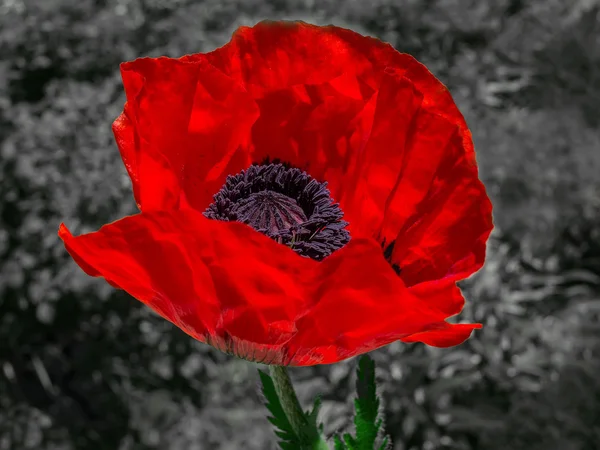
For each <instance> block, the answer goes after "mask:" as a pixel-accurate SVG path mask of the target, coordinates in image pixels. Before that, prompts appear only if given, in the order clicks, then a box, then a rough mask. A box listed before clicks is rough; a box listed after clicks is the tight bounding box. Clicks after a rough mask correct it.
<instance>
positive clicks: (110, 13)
mask: <svg viewBox="0 0 600 450" xmlns="http://www.w3.org/2000/svg"><path fill="white" fill-rule="evenodd" d="M599 11H600V1H598V0H569V1H565V0H403V1H400V0H370V1H365V0H338V1H334V0H304V1H302V0H196V1H194V0H0V167H1V174H2V175H1V183H0V196H1V197H0V198H1V200H0V449H2V450H5V449H10V450H21V449H39V450H71V449H75V450H80V449H81V450H88V449H91V450H96V449H97V450H104V449H110V450H121V449H122V450H126V449H132V450H133V449H135V450H137V449H139V450H145V449H161V450H162V449H164V450H184V449H185V450H205V449H207V450H212V449H216V450H234V449H235V450H237V449H250V450H259V449H260V450H264V449H273V448H275V447H274V437H273V434H272V431H271V428H270V425H269V424H268V422H267V420H266V418H265V409H264V406H263V405H262V403H261V397H260V395H259V393H258V376H257V370H256V369H257V367H259V366H258V365H255V364H251V363H248V362H245V361H241V360H237V359H235V358H232V357H229V356H226V355H224V354H222V353H220V352H218V351H215V350H213V349H212V348H211V347H209V346H206V345H203V344H200V343H197V342H195V341H192V340H191V339H190V338H189V337H188V336H187V335H185V334H184V333H183V332H181V331H179V330H178V329H177V328H175V327H174V326H171V325H170V324H168V323H167V322H165V321H164V320H162V319H158V318H157V317H155V316H154V315H152V314H150V312H149V310H148V309H146V308H144V307H142V306H141V304H140V303H138V302H137V301H135V300H133V299H131V298H130V297H128V296H127V295H126V294H124V293H123V292H119V291H116V290H114V289H112V288H111V287H110V286H109V285H108V284H107V283H105V282H103V281H99V280H95V279H92V278H89V277H87V276H86V275H84V273H83V272H82V271H81V270H80V269H79V268H78V267H76V266H75V264H74V263H73V262H72V260H71V259H70V258H69V257H68V255H67V253H66V251H65V250H64V247H63V246H62V244H61V242H60V241H59V240H58V238H57V236H56V231H57V228H58V225H59V223H60V222H61V221H65V222H67V223H68V224H69V227H70V228H71V230H72V231H73V233H74V234H79V233H82V232H88V231H93V230H96V229H97V228H98V227H99V226H100V225H102V224H104V223H106V222H110V221H113V220H116V219H118V218H120V217H122V216H124V215H126V214H130V213H134V212H135V211H136V208H135V205H134V202H133V196H132V193H131V187H130V181H129V179H128V177H127V175H126V172H125V169H124V167H123V165H122V162H121V160H120V157H119V153H118V151H117V147H116V145H115V143H114V140H113V136H112V132H111V129H110V124H111V122H112V121H113V120H114V119H115V118H116V117H117V115H118V114H119V113H120V111H121V110H122V107H123V103H124V94H123V89H122V85H121V80H120V76H119V68H118V65H119V63H120V62H121V61H125V60H130V59H133V58H135V57H138V56H145V55H149V56H158V55H168V56H172V57H177V56H181V55H182V54H185V53H192V52H204V51H209V50H212V49H214V48H215V47H218V46H220V45H223V44H224V43H225V42H227V41H228V40H229V38H230V36H231V33H232V32H233V30H234V29H235V28H236V27H238V26H239V25H242V24H245V25H252V24H254V23H256V22H257V21H259V20H262V19H265V18H272V19H276V18H288V19H303V20H306V21H309V22H313V23H316V24H329V23H333V24H336V25H340V26H344V27H347V28H351V29H353V30H356V31H358V32H360V33H363V34H368V35H372V36H377V37H379V38H381V39H383V40H385V41H388V42H390V43H392V44H393V45H394V46H395V47H396V48H397V49H398V50H400V51H403V52H407V53H410V54H412V55H414V56H415V57H416V58H417V59H419V60H420V61H422V62H424V63H425V64H426V65H427V66H428V67H429V68H430V70H431V71H432V72H433V73H434V74H435V75H436V76H437V77H438V78H440V79H441V80H442V81H443V82H444V83H445V84H446V85H447V86H448V87H449V88H450V90H451V92H452V94H453V96H454V98H455V100H456V102H457V103H458V104H459V107H460V108H461V110H462V112H463V114H464V115H465V117H466V119H467V122H468V124H469V126H470V128H471V130H472V132H473V135H474V140H475V144H476V148H477V151H478V161H479V164H480V167H481V176H482V178H483V180H484V182H485V184H486V186H487V187H488V190H489V194H490V196H491V197H492V200H493V202H494V205H495V221H496V224H497V228H496V230H495V233H494V235H493V238H492V239H491V241H490V245H489V257H488V261H487V263H486V266H485V268H484V269H482V270H481V271H480V272H479V273H478V274H476V275H475V276H473V277H472V278H471V279H469V280H467V281H466V282H464V283H463V285H462V287H463V288H464V292H465V295H466V297H467V299H468V306H467V308H466V309H465V312H464V313H463V315H462V316H461V319H463V320H476V321H480V322H482V323H484V325H485V326H484V328H483V330H480V331H477V332H476V333H475V335H474V337H473V338H472V339H471V340H470V341H468V342H467V343H465V344H464V345H461V346H459V347H456V348H451V349H445V350H439V349H432V348H426V347H425V346H423V345H396V344H393V345H390V346H388V347H386V348H384V349H381V350H379V351H376V352H374V353H373V354H372V355H373V357H374V358H375V360H376V361H377V376H378V379H379V380H380V381H381V384H380V387H381V388H380V389H381V393H382V397H383V402H384V408H385V416H386V421H387V431H388V433H389V434H390V435H391V436H392V438H393V441H394V449H395V450H437V449H456V450H475V449H484V450H506V449H511V450H521V449H527V450H594V449H598V448H600V420H599V418H600V377H599V376H598V374H599V373H600V220H599V219H600V194H599V193H600V132H599V127H600V120H599V118H600V113H599V112H600V13H599ZM354 365H355V361H348V362H344V363H340V364H336V365H333V366H319V367H313V368H299V369H292V370H291V373H292V377H293V378H294V379H295V382H296V385H297V386H298V390H299V394H300V395H301V397H302V399H303V400H304V401H306V404H307V406H308V402H309V400H310V399H311V398H312V396H313V395H314V394H315V393H317V392H322V393H323V394H324V408H323V411H322V419H323V421H325V423H326V430H328V431H333V430H344V429H346V428H347V427H351V426H352V423H351V417H350V414H351V412H352V408H351V406H352V405H351V401H352V396H353V382H354V381H353V372H354Z"/></svg>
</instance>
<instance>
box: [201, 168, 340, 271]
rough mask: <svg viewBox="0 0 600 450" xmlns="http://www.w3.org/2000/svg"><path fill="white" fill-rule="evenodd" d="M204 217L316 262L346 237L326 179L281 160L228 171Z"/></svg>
mask: <svg viewBox="0 0 600 450" xmlns="http://www.w3.org/2000/svg"><path fill="white" fill-rule="evenodd" d="M204 215H205V216H206V217H208V218H209V219H215V220H223V221H237V222H242V223H245V224H248V225H250V226H251V227H252V228H254V229H255V230H256V231H259V232H260V233H263V234H265V235H267V236H269V237H270V238H272V239H275V240H276V241H277V242H279V243H280V244H284V245H287V246H289V247H290V248H291V249H292V250H294V251H295V252H297V253H298V254H300V255H302V256H306V257H309V258H312V259H315V260H317V261H320V260H322V259H323V258H325V257H326V256H329V255H330V254H331V253H333V252H334V251H336V250H339V249H340V248H342V247H343V246H344V245H346V244H347V243H348V241H349V240H350V233H349V232H348V230H346V229H345V228H346V226H347V225H348V222H345V221H343V220H342V217H343V216H344V213H343V212H342V211H341V209H340V206H339V204H337V203H333V200H332V198H331V195H330V193H329V190H328V189H327V183H319V182H318V181H316V180H315V179H313V178H312V177H311V176H310V175H308V174H307V173H306V172H302V171H301V170H299V169H296V168H289V167H286V166H285V165H283V164H279V163H277V164H276V163H273V164H262V165H252V166H250V167H249V168H248V169H246V170H243V171H241V172H240V173H238V174H236V175H229V176H228V177H227V180H226V181H225V184H224V185H223V187H222V188H221V190H220V191H219V192H217V193H216V194H215V196H214V202H213V203H212V204H211V205H210V206H209V207H208V208H207V209H206V211H204Z"/></svg>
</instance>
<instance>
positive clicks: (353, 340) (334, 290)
mask: <svg viewBox="0 0 600 450" xmlns="http://www.w3.org/2000/svg"><path fill="white" fill-rule="evenodd" d="M310 286H311V292H312V296H313V298H314V300H315V303H314V306H313V307H312V308H311V309H309V310H307V311H306V314H305V315H304V316H303V317H301V318H300V319H299V320H298V321H297V322H296V328H297V329H298V333H297V334H296V335H294V336H293V337H292V339H291V340H290V342H289V344H288V352H289V359H290V360H291V363H290V364H291V365H299V366H300V365H312V364H329V363H334V362H337V361H340V360H343V359H346V358H350V357H352V356H356V355H359V354H362V353H365V352H368V351H371V350H374V349H376V348H378V347H381V346H384V345H387V344H389V343H391V342H393V341H396V340H398V339H410V337H411V336H412V335H415V334H417V333H418V336H419V339H428V338H427V336H428V335H429V333H434V334H435V336H438V335H439V336H449V337H448V339H450V338H452V337H454V336H457V335H458V334H460V333H457V332H456V331H455V329H456V328H457V327H458V328H460V329H461V330H463V329H465V328H466V327H469V326H470V327H471V328H478V327H479V325H476V324H475V325H454V324H449V323H447V322H446V321H445V319H446V317H447V316H448V315H447V314H445V313H443V312H442V311H441V310H440V309H438V308H437V307H436V305H431V304H429V303H428V302H427V301H423V299H420V298H418V297H416V296H414V295H413V294H411V292H410V291H409V290H408V289H407V288H406V287H405V286H404V283H403V282H402V280H401V279H400V278H399V277H398V276H397V275H396V273H395V272H394V271H393V270H392V269H391V268H390V266H389V265H388V263H387V262H386V261H385V260H384V259H383V258H382V255H381V248H380V247H379V245H378V244H377V243H376V242H374V241H373V240H367V239H353V240H352V241H351V242H350V243H349V244H348V245H346V246H345V247H344V248H342V249H341V250H339V251H337V252H335V253H334V254H333V255H332V256H330V257H328V258H326V259H325V260H324V261H323V262H321V263H320V268H319V273H318V275H317V277H316V278H315V279H314V280H313V281H311V283H310ZM426 300H427V299H426ZM463 334H464V332H463ZM433 340H435V339H432V342H433ZM435 342H444V341H443V339H442V338H439V339H437V340H436V341H435Z"/></svg>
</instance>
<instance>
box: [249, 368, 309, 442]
mask: <svg viewBox="0 0 600 450" xmlns="http://www.w3.org/2000/svg"><path fill="white" fill-rule="evenodd" d="M258 372H259V375H260V381H261V383H262V387H263V389H262V391H263V394H264V396H265V399H266V400H267V401H266V406H267V409H268V410H269V412H270V413H271V414H272V416H271V417H267V419H268V420H269V422H271V424H272V425H273V426H274V427H275V428H276V430H275V435H276V436H277V437H278V438H280V439H281V441H280V442H278V444H279V447H280V448H281V449H282V450H301V449H302V448H303V446H302V442H301V441H300V438H299V436H297V435H296V433H294V430H293V429H292V426H291V425H290V422H289V420H288V418H287V416H286V415H285V412H284V411H283V408H282V406H281V403H280V402H279V397H278V396H277V392H276V391H275V385H274V384H273V380H272V379H271V377H270V376H269V374H267V373H265V372H263V371H262V370H259V371H258Z"/></svg>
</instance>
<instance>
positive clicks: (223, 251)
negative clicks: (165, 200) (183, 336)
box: [59, 209, 318, 345]
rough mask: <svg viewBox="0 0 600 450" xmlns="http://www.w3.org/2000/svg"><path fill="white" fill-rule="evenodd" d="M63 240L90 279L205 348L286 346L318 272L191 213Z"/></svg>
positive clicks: (276, 247)
mask: <svg viewBox="0 0 600 450" xmlns="http://www.w3.org/2000/svg"><path fill="white" fill-rule="evenodd" d="M59 235H60V237H61V238H62V239H63V241H64V243H65V246H66V248H67V250H68V251H69V253H70V254H71V255H72V256H73V258H74V259H75V261H76V262H77V263H78V264H79V265H80V267H81V268H82V269H83V270H84V271H85V272H86V273H87V274H88V275H91V276H102V277H104V278H105V279H106V280H107V281H109V282H110V283H111V284H112V285H114V286H118V287H120V288H122V289H124V290H125V291H127V292H128V293H129V294H131V295H132V296H133V297H135V298H137V299H138V300H140V301H142V302H143V303H145V304H147V305H148V306H150V307H151V308H152V309H153V310H155V311H156V312H157V313H159V314H160V315H162V316H163V317H164V318H166V319H167V320H169V321H171V322H173V323H174V324H175V325H177V326H178V327H180V328H181V329H183V330H184V331H186V332H187V333H189V334H190V335H192V336H193V337H195V338H196V339H199V340H201V341H206V339H218V338H224V337H227V336H233V337H236V338H239V339H245V340H250V341H252V342H254V343H256V344H267V345H281V344H282V342H284V341H285V340H286V339H288V338H289V336H290V334H291V331H290V330H293V324H291V322H293V321H294V320H295V318H296V317H297V316H298V315H300V314H301V312H302V311H303V310H304V309H305V308H306V302H307V300H306V299H310V297H309V296H308V295H306V292H305V289H304V287H303V283H302V282H300V280H301V279H302V278H303V277H302V276H299V274H302V273H304V272H306V271H308V273H311V272H312V271H313V270H314V268H315V267H316V266H318V263H317V262H316V261H313V260H310V259H306V258H302V257H300V256H298V255H297V254H296V253H294V252H293V251H292V250H290V249H288V248H286V247H285V246H282V245H280V244H278V243H276V242H275V241H273V240H271V239H269V238H267V237H266V236H264V235H262V234H260V233H257V232H256V231H254V230H253V229H252V228H250V227H248V226H246V225H243V224H240V223H237V222H219V221H214V220H209V219H206V218H205V217H204V216H203V215H202V214H200V213H198V212H196V211H194V210H191V209H187V210H179V211H168V212H152V213H143V214H138V215H135V216H129V217H126V218H124V219H121V220H118V221H116V222H113V223H111V224H109V225H105V226H103V227H102V228H100V230H98V231H97V232H94V233H89V234H85V235H82V236H78V237H73V236H72V235H71V233H70V232H69V231H68V230H67V228H66V227H65V226H64V225H61V228H60V230H59ZM286 323H288V324H289V325H288V326H287V328H286Z"/></svg>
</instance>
